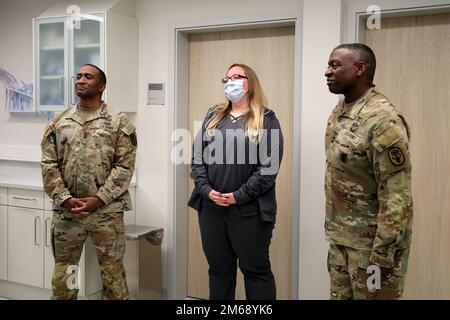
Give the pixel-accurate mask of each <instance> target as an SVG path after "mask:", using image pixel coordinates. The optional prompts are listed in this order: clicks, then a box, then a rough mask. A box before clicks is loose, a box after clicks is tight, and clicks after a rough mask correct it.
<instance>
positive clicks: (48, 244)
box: [45, 218, 50, 248]
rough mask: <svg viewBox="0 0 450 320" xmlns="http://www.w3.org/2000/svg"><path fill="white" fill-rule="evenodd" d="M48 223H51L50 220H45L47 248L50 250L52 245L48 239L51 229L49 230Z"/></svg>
mask: <svg viewBox="0 0 450 320" xmlns="http://www.w3.org/2000/svg"><path fill="white" fill-rule="evenodd" d="M47 221H50V218H47V219H45V246H46V247H48V248H50V243H49V242H48V239H49V238H50V237H49V234H48V231H49V228H48V223H47Z"/></svg>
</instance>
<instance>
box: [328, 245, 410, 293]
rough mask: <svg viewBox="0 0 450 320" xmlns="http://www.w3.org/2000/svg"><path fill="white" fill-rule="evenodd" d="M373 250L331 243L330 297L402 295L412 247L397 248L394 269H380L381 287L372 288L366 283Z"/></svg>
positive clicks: (329, 268) (329, 261)
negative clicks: (362, 249)
mask: <svg viewBox="0 0 450 320" xmlns="http://www.w3.org/2000/svg"><path fill="white" fill-rule="evenodd" d="M369 256H370V252H365V251H360V250H356V249H352V248H349V247H344V246H340V245H335V244H331V245H330V249H329V252H328V272H329V273H330V299H331V300H354V299H355V300H395V299H398V298H400V297H401V295H402V293H403V288H404V284H405V275H406V270H407V267H408V257H409V248H407V249H402V250H397V251H396V252H395V256H394V268H392V269H386V268H380V271H381V272H380V288H379V289H376V288H371V287H369V286H368V285H367V282H368V281H369V282H371V279H369V277H370V276H371V275H372V273H370V272H369V273H368V272H367V268H368V267H369V266H370V265H371V263H370V262H369Z"/></svg>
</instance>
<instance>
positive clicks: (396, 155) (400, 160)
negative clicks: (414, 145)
mask: <svg viewBox="0 0 450 320" xmlns="http://www.w3.org/2000/svg"><path fill="white" fill-rule="evenodd" d="M388 155H389V160H390V161H391V163H392V164H393V165H394V166H397V167H400V166H402V165H403V164H404V163H405V155H404V154H403V151H402V150H401V149H400V148H398V147H392V148H390V149H389V151H388Z"/></svg>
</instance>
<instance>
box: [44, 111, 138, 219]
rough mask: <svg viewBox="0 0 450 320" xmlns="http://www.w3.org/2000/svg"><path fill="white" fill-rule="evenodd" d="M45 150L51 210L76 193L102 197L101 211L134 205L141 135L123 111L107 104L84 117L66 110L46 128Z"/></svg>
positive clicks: (116, 209) (80, 195) (57, 208)
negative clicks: (132, 186) (133, 182)
mask: <svg viewBox="0 0 450 320" xmlns="http://www.w3.org/2000/svg"><path fill="white" fill-rule="evenodd" d="M41 148H42V160H41V168H42V178H43V183H44V190H45V192H46V193H47V194H48V195H49V197H50V198H51V199H53V200H54V202H53V210H58V211H64V210H66V209H65V208H63V207H61V204H62V203H63V202H64V201H66V200H67V199H69V198H71V197H72V196H73V197H88V196H91V197H92V196H98V197H99V198H100V199H102V200H103V202H104V203H105V205H104V206H103V207H101V208H100V209H99V210H100V212H118V211H129V210H131V209H132V204H131V198H130V194H129V192H128V187H129V184H130V181H131V178H132V176H133V171H134V166H135V159H136V149H137V139H136V132H135V127H134V126H133V124H132V123H131V122H130V121H129V120H128V119H127V117H126V115H125V114H124V113H121V112H119V111H117V110H116V109H115V108H113V107H110V106H107V105H106V104H103V105H102V106H101V107H100V108H99V109H98V110H97V112H95V113H94V114H93V115H92V116H90V117H89V118H88V119H87V120H86V121H83V120H82V118H81V116H80V114H79V112H78V110H77V107H71V108H68V109H67V110H66V111H64V112H63V113H62V114H61V115H59V116H56V117H55V118H54V119H53V120H52V121H51V122H50V124H49V125H48V126H47V128H46V130H45V134H44V138H43V140H42V143H41Z"/></svg>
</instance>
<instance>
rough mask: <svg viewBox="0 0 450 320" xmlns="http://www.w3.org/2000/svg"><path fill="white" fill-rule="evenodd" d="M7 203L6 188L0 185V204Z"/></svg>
mask: <svg viewBox="0 0 450 320" xmlns="http://www.w3.org/2000/svg"><path fill="white" fill-rule="evenodd" d="M2 204H4V205H6V204H8V193H7V189H6V188H2V187H0V205H2Z"/></svg>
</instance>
